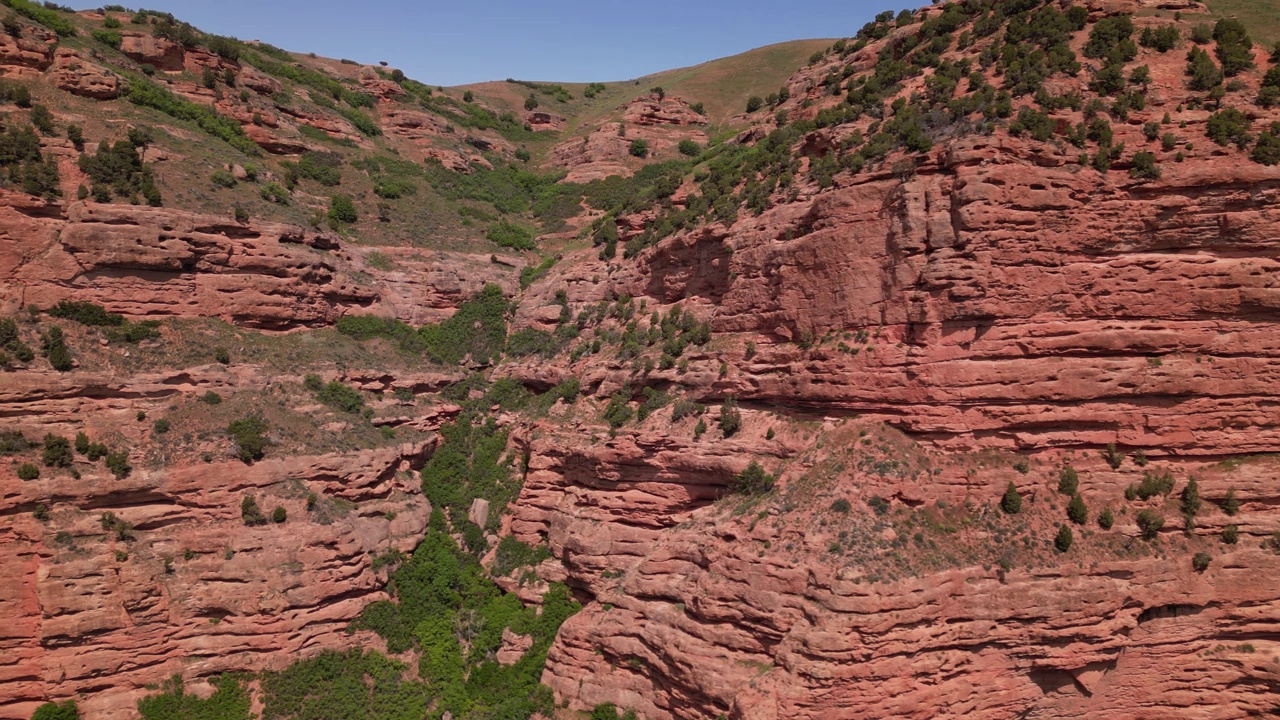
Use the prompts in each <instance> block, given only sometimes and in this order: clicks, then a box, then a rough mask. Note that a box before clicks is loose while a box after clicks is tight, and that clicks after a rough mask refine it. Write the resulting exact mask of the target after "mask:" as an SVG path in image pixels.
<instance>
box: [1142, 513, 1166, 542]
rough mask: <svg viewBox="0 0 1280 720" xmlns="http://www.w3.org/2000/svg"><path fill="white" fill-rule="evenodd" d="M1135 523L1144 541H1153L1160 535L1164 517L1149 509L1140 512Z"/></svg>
mask: <svg viewBox="0 0 1280 720" xmlns="http://www.w3.org/2000/svg"><path fill="white" fill-rule="evenodd" d="M1137 521H1138V529H1139V530H1141V531H1142V538H1143V539H1144V540H1155V539H1156V537H1158V536H1159V535H1160V529H1161V528H1163V527H1164V515H1161V514H1160V513H1159V512H1157V511H1155V510H1152V509H1150V508H1146V509H1144V510H1142V511H1140V512H1139V513H1138V518H1137Z"/></svg>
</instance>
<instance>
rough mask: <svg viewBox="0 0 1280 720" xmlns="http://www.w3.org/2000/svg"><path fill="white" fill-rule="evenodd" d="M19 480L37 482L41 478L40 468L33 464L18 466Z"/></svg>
mask: <svg viewBox="0 0 1280 720" xmlns="http://www.w3.org/2000/svg"><path fill="white" fill-rule="evenodd" d="M17 473H18V479H19V480H35V479H37V478H39V477H40V468H38V467H36V466H35V465H33V464H31V463H22V464H21V465H19V466H18V470H17Z"/></svg>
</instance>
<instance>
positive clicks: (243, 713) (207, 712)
mask: <svg viewBox="0 0 1280 720" xmlns="http://www.w3.org/2000/svg"><path fill="white" fill-rule="evenodd" d="M210 682H211V684H212V685H213V687H214V688H215V689H214V692H213V694H212V695H210V696H209V697H208V698H207V699H204V700H202V699H200V698H199V697H197V696H195V695H188V694H187V693H186V692H185V691H184V690H183V687H182V677H181V676H177V675H175V676H174V677H173V678H171V679H170V680H168V681H167V682H165V684H164V685H163V686H162V687H161V693H160V694H158V695H152V696H151V697H146V698H143V699H142V700H139V701H138V712H139V713H141V715H142V720H249V707H250V698H249V691H248V689H247V688H246V687H245V686H244V685H242V684H241V681H240V680H239V679H237V678H236V677H234V676H230V675H223V676H222V677H218V678H214V679H213V680H211V681H210Z"/></svg>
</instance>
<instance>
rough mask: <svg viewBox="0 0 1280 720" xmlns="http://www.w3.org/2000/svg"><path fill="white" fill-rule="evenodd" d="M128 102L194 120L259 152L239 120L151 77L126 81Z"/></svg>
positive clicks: (225, 138) (243, 149) (233, 142)
mask: <svg viewBox="0 0 1280 720" xmlns="http://www.w3.org/2000/svg"><path fill="white" fill-rule="evenodd" d="M128 97H129V102H131V103H133V104H134V105H141V106H143V107H149V108H152V109H154V110H159V111H160V112H162V113H164V114H166V115H168V116H170V117H173V118H176V119H178V120H186V121H188V122H191V123H193V124H195V125H196V126H197V127H199V128H200V129H201V130H203V131H204V132H206V133H208V134H209V135H212V136H213V137H216V138H218V139H219V140H222V141H224V142H226V143H228V144H229V145H231V146H232V147H234V148H235V149H237V150H239V151H241V152H243V153H245V154H247V155H258V154H260V151H259V149H258V146H257V145H256V144H254V142H253V141H252V140H250V139H249V138H247V137H245V134H244V129H243V128H242V127H241V126H240V123H238V122H236V121H235V120H232V119H230V118H226V117H223V116H221V115H219V114H218V113H217V112H215V111H214V110H212V109H210V108H207V107H204V106H203V105H197V104H195V103H193V102H190V101H188V100H184V99H182V98H180V97H178V96H177V95H174V94H173V93H171V92H169V91H168V90H167V89H165V88H164V87H162V86H160V85H158V84H156V83H155V82H153V81H151V80H146V79H142V78H135V79H134V80H133V81H132V82H131V83H130V85H129V96H128Z"/></svg>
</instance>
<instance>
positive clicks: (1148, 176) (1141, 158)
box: [1129, 151, 1162, 180]
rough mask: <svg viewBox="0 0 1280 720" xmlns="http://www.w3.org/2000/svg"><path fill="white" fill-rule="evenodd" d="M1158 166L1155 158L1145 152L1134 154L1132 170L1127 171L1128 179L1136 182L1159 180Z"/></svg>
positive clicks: (1153, 155)
mask: <svg viewBox="0 0 1280 720" xmlns="http://www.w3.org/2000/svg"><path fill="white" fill-rule="evenodd" d="M1161 174H1162V173H1161V170H1160V166H1159V165H1157V164H1156V156H1155V154H1153V153H1149V152H1146V151H1140V152H1136V153H1134V155H1133V168H1132V169H1131V170H1129V177H1131V178H1134V179H1138V180H1159V179H1160V175H1161Z"/></svg>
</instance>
